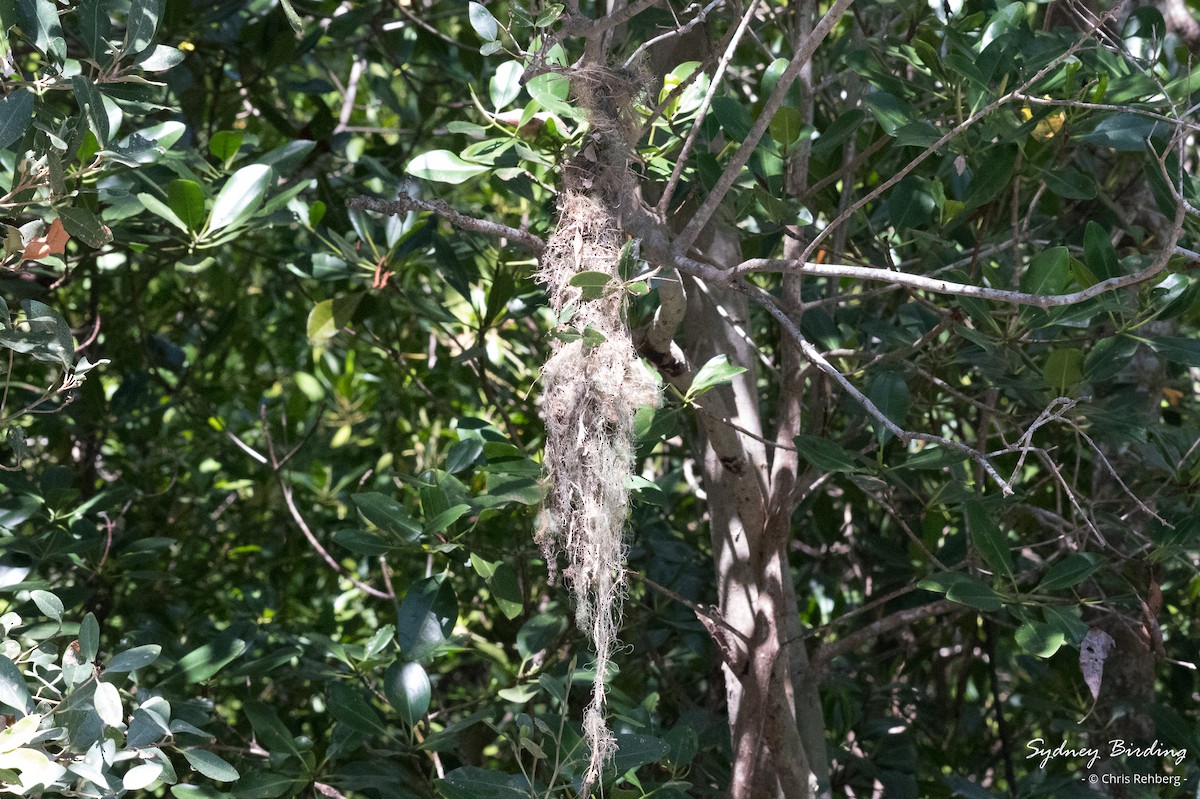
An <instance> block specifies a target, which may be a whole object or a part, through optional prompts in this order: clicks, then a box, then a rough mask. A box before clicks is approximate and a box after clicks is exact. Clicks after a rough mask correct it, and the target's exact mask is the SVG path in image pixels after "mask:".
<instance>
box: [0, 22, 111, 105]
mask: <svg viewBox="0 0 1200 799" xmlns="http://www.w3.org/2000/svg"><path fill="white" fill-rule="evenodd" d="M76 18H77V19H78V20H79V33H80V34H81V35H82V37H83V43H84V44H85V45H87V49H88V52H90V53H91V54H92V57H93V58H95V59H100V58H102V57H104V56H107V55H108V53H109V45H108V42H107V39H108V35H109V33H110V32H111V29H112V23H111V21H110V20H109V18H108V3H107V2H105V1H104V0H84V2H82V3H80V4H79V9H78V10H77V11H76ZM3 118H4V113H3V112H2V111H0V119H3Z"/></svg>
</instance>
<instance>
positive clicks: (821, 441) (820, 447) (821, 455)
mask: <svg viewBox="0 0 1200 799" xmlns="http://www.w3.org/2000/svg"><path fill="white" fill-rule="evenodd" d="M792 441H793V442H794V443H795V444H796V449H798V450H800V457H801V458H804V460H806V461H808V462H809V463H810V464H811V465H813V466H815V467H816V468H817V469H820V470H821V471H823V472H858V471H862V469H861V467H859V465H858V464H857V463H856V462H855V460H856V459H855V456H854V454H853V453H851V452H848V451H847V450H845V449H843V448H842V446H841V445H840V444H838V443H837V442H836V441H831V440H829V439H828V438H821V437H819V436H808V435H798V436H796V437H795V438H793V439H792Z"/></svg>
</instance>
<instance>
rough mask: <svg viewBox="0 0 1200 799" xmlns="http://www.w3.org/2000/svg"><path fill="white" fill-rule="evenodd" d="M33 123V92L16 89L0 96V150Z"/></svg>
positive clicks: (22, 134)
mask: <svg viewBox="0 0 1200 799" xmlns="http://www.w3.org/2000/svg"><path fill="white" fill-rule="evenodd" d="M32 123H33V93H32V92H30V91H29V90H28V89H17V90H16V91H14V92H12V93H11V94H9V95H8V96H7V97H4V98H0V150H3V149H5V148H7V147H9V146H10V145H12V144H15V143H16V142H17V141H18V140H20V138H21V137H22V136H24V135H25V131H27V130H29V126H30V124H32Z"/></svg>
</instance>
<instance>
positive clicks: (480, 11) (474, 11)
mask: <svg viewBox="0 0 1200 799" xmlns="http://www.w3.org/2000/svg"><path fill="white" fill-rule="evenodd" d="M467 15H468V18H469V19H470V20H471V27H472V28H474V29H475V32H476V33H477V34H479V38H480V39H483V40H484V41H485V42H492V41H495V40H496V38H497V37H498V36H499V35H500V25H499V23H498V22H496V18H495V17H493V16H492V12H491V11H488V10H487V8H486V7H484V6H483V5H482V4H480V3H475V2H471V3H468V4H467Z"/></svg>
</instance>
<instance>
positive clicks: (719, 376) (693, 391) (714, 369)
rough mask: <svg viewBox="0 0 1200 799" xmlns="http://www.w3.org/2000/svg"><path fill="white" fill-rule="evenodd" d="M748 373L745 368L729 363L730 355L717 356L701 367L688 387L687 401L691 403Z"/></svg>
mask: <svg viewBox="0 0 1200 799" xmlns="http://www.w3.org/2000/svg"><path fill="white" fill-rule="evenodd" d="M744 371H746V367H744V366H734V365H733V364H731V363H730V362H729V356H728V355H715V356H713V357H712V358H710V359H709V360H708V363H706V364H704V365H703V366H701V367H700V369H699V371H697V372H696V376H695V377H694V378H692V385H691V386H689V387H688V390H687V399H688V401H689V402H690V401H691V400H694V399H695V398H696V397H699V396H700V395H701V394H703V393H704V392H706V391H709V390H710V389H713V388H716V387H717V386H721V385H725V384H726V383H728V382H729V381H730V380H732V379H733V378H734V377H736V376H737V375H740V374H741V373H742V372H744Z"/></svg>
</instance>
